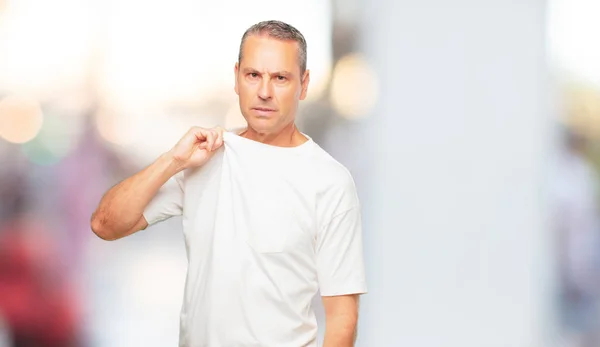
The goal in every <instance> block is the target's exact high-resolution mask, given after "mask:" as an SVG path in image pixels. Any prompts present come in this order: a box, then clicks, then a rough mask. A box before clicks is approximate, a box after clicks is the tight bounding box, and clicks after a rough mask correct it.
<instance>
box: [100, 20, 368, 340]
mask: <svg viewBox="0 0 600 347" xmlns="http://www.w3.org/2000/svg"><path fill="white" fill-rule="evenodd" d="M234 72H235V92H236V93H237V94H238V96H239V102H240V109H241V112H242V114H243V116H244V118H245V119H246V121H247V123H248V126H247V128H246V129H244V130H243V131H239V132H237V131H236V132H228V131H224V130H222V129H202V128H198V127H193V128H192V129H190V130H189V131H188V132H187V134H185V135H184V136H183V138H181V140H180V141H179V142H178V143H177V144H176V145H175V146H174V147H173V148H172V149H171V150H170V151H168V152H166V153H164V154H163V155H162V156H160V157H159V158H158V159H157V160H156V161H155V162H154V163H152V164H151V165H150V166H148V167H147V168H145V169H144V170H142V171H141V172H139V173H137V174H135V175H134V176H132V177H130V178H128V179H126V180H124V181H123V182H121V183H119V184H118V185H116V186H115V187H113V188H112V189H110V190H109V191H108V192H107V193H106V195H105V196H104V197H103V198H102V201H101V202H100V205H99V207H98V209H97V210H96V212H95V213H94V215H93V216H92V221H91V225H92V229H93V231H94V232H95V233H96V234H97V235H98V236H99V237H101V238H102V239H105V240H116V239H119V238H122V237H124V236H127V235H130V234H132V233H134V232H136V231H138V230H142V229H145V228H146V227H147V226H148V225H151V224H154V223H157V222H159V221H161V220H164V219H166V218H169V217H171V216H174V215H183V232H184V235H185V242H186V251H187V256H188V262H189V264H188V273H187V279H186V284H185V294H184V303H183V306H182V311H181V322H180V324H181V327H180V337H179V338H180V346H190V347H191V346H193V347H197V346H203V347H242V346H243V347H250V346H256V347H258V346H261V347H267V346H273V347H287V346H289V347H301V346H311V347H312V346H316V345H317V342H316V337H317V326H316V319H315V315H314V312H313V309H312V307H311V300H312V298H313V297H314V295H315V294H316V293H317V292H318V291H320V294H321V296H322V300H323V304H324V308H325V316H326V326H325V339H324V346H325V347H345V346H353V344H354V337H355V332H356V326H357V320H358V295H359V294H362V293H366V283H365V271H364V265H363V254H362V235H361V220H360V206H359V201H358V198H357V195H356V189H355V186H354V182H353V179H352V177H351V176H350V174H349V173H348V171H347V170H346V169H345V168H344V167H343V166H342V165H341V164H339V163H338V162H336V161H335V160H334V159H333V158H332V157H331V156H329V155H328V154H327V153H326V152H325V151H324V150H322V149H321V148H320V147H319V146H318V145H317V144H316V143H314V142H313V141H312V139H311V138H309V137H308V136H306V135H304V134H303V133H301V132H300V131H298V129H297V128H296V127H295V123H294V121H295V117H296V113H297V109H298V102H299V101H300V100H303V99H304V98H305V96H306V92H307V88H308V83H309V80H310V77H309V71H308V70H306V41H305V39H304V37H303V35H302V34H301V33H300V32H299V31H298V30H296V29H295V28H294V27H292V26H290V25H288V24H285V23H282V22H279V21H266V22H261V23H258V24H256V25H254V26H252V27H251V28H249V29H248V30H247V31H246V33H244V35H243V37H242V42H241V45H240V53H239V58H238V62H237V63H236V64H235V69H234Z"/></svg>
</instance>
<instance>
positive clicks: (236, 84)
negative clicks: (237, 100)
mask: <svg viewBox="0 0 600 347" xmlns="http://www.w3.org/2000/svg"><path fill="white" fill-rule="evenodd" d="M239 72H240V67H239V63H235V67H234V68H233V77H234V81H235V82H234V83H235V84H234V87H233V90H235V93H236V94H237V95H238V96H239V95H240V89H239V86H238V73H239Z"/></svg>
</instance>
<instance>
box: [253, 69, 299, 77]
mask: <svg viewBox="0 0 600 347" xmlns="http://www.w3.org/2000/svg"><path fill="white" fill-rule="evenodd" d="M242 72H243V73H244V74H249V73H257V74H261V72H260V71H258V70H256V69H253V68H251V67H245V68H243V69H242ZM270 75H278V76H284V77H291V76H293V74H292V73H291V72H289V71H285V70H281V71H275V72H272V73H271V74H270Z"/></svg>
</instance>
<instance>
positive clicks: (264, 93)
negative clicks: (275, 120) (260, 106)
mask: <svg viewBox="0 0 600 347" xmlns="http://www.w3.org/2000/svg"><path fill="white" fill-rule="evenodd" d="M258 97H259V98H261V99H262V100H269V99H271V98H272V97H273V88H272V86H271V83H270V81H269V79H267V78H264V79H263V80H262V81H261V83H260V87H259V89H258Z"/></svg>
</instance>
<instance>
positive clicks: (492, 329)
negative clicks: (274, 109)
mask: <svg viewBox="0 0 600 347" xmlns="http://www.w3.org/2000/svg"><path fill="white" fill-rule="evenodd" d="M363 6H364V12H363V15H364V16H363V18H362V20H363V21H362V24H361V25H362V31H361V34H362V36H361V46H362V49H363V50H364V52H365V54H366V55H367V57H368V59H369V60H370V61H371V62H372V64H373V66H374V67H375V69H376V70H377V72H378V75H379V79H380V91H381V93H380V95H379V102H378V106H377V108H376V109H375V110H373V112H372V114H371V115H370V116H369V118H367V119H366V120H364V121H363V122H362V123H361V124H360V126H356V127H352V129H350V130H348V131H349V132H353V134H352V136H348V137H338V139H337V140H334V141H331V146H332V147H334V148H332V150H333V151H334V152H338V153H339V152H341V151H343V149H348V148H352V149H354V150H356V151H358V152H357V153H356V155H353V156H347V158H348V160H347V161H346V164H348V166H349V167H351V168H353V169H354V170H355V172H357V175H356V176H357V177H359V180H360V182H358V183H359V185H360V187H359V188H360V189H361V194H362V198H363V206H364V211H365V239H366V241H365V244H366V254H367V267H368V271H369V282H370V290H371V292H370V294H369V295H367V296H365V297H364V298H363V302H362V312H361V314H362V317H361V325H360V330H359V333H360V337H359V344H358V346H382V347H384V346H385V347H387V346H390V347H391V346H419V347H439V346H444V347H453V346H456V347H459V346H460V347H470V346H472V347H480V346H486V347H496V346H497V347H508V346H511V347H512V346H515V347H517V346H536V347H542V346H544V347H545V346H549V345H550V344H549V343H550V342H551V341H552V340H554V339H553V338H552V337H550V335H549V334H550V332H551V331H552V330H554V329H553V328H552V324H553V318H552V317H553V316H552V314H553V311H552V285H551V283H552V277H553V271H552V259H553V256H552V254H551V252H550V249H551V230H550V226H549V225H548V223H547V218H546V217H547V216H548V214H547V212H548V201H547V199H546V193H545V189H546V185H545V182H547V179H546V177H548V176H549V175H548V174H547V168H548V163H549V160H550V159H551V156H552V152H551V150H550V149H551V147H552V146H551V145H552V136H551V133H552V131H551V129H552V124H553V122H552V119H553V117H552V112H553V110H552V109H551V108H550V107H549V105H548V104H547V100H548V99H547V95H548V90H549V88H548V81H547V75H546V74H547V71H546V58H545V53H544V50H545V47H544V41H545V6H546V4H545V1H543V0H529V1H524V2H523V1H521V2H517V1H505V0H488V1H483V2H482V1H466V0H464V1H447V0H427V1H406V0H395V1H392V0H369V1H366V0H365V1H364V4H363ZM340 138H346V139H352V141H360V143H361V144H358V145H354V146H352V147H348V145H347V144H344V143H342V142H341V141H340V140H339V139H340ZM356 139H358V140H356ZM352 158H358V159H356V160H354V161H353V159H352ZM359 160H360V161H361V162H360V163H359V162H358V161H359Z"/></svg>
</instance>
